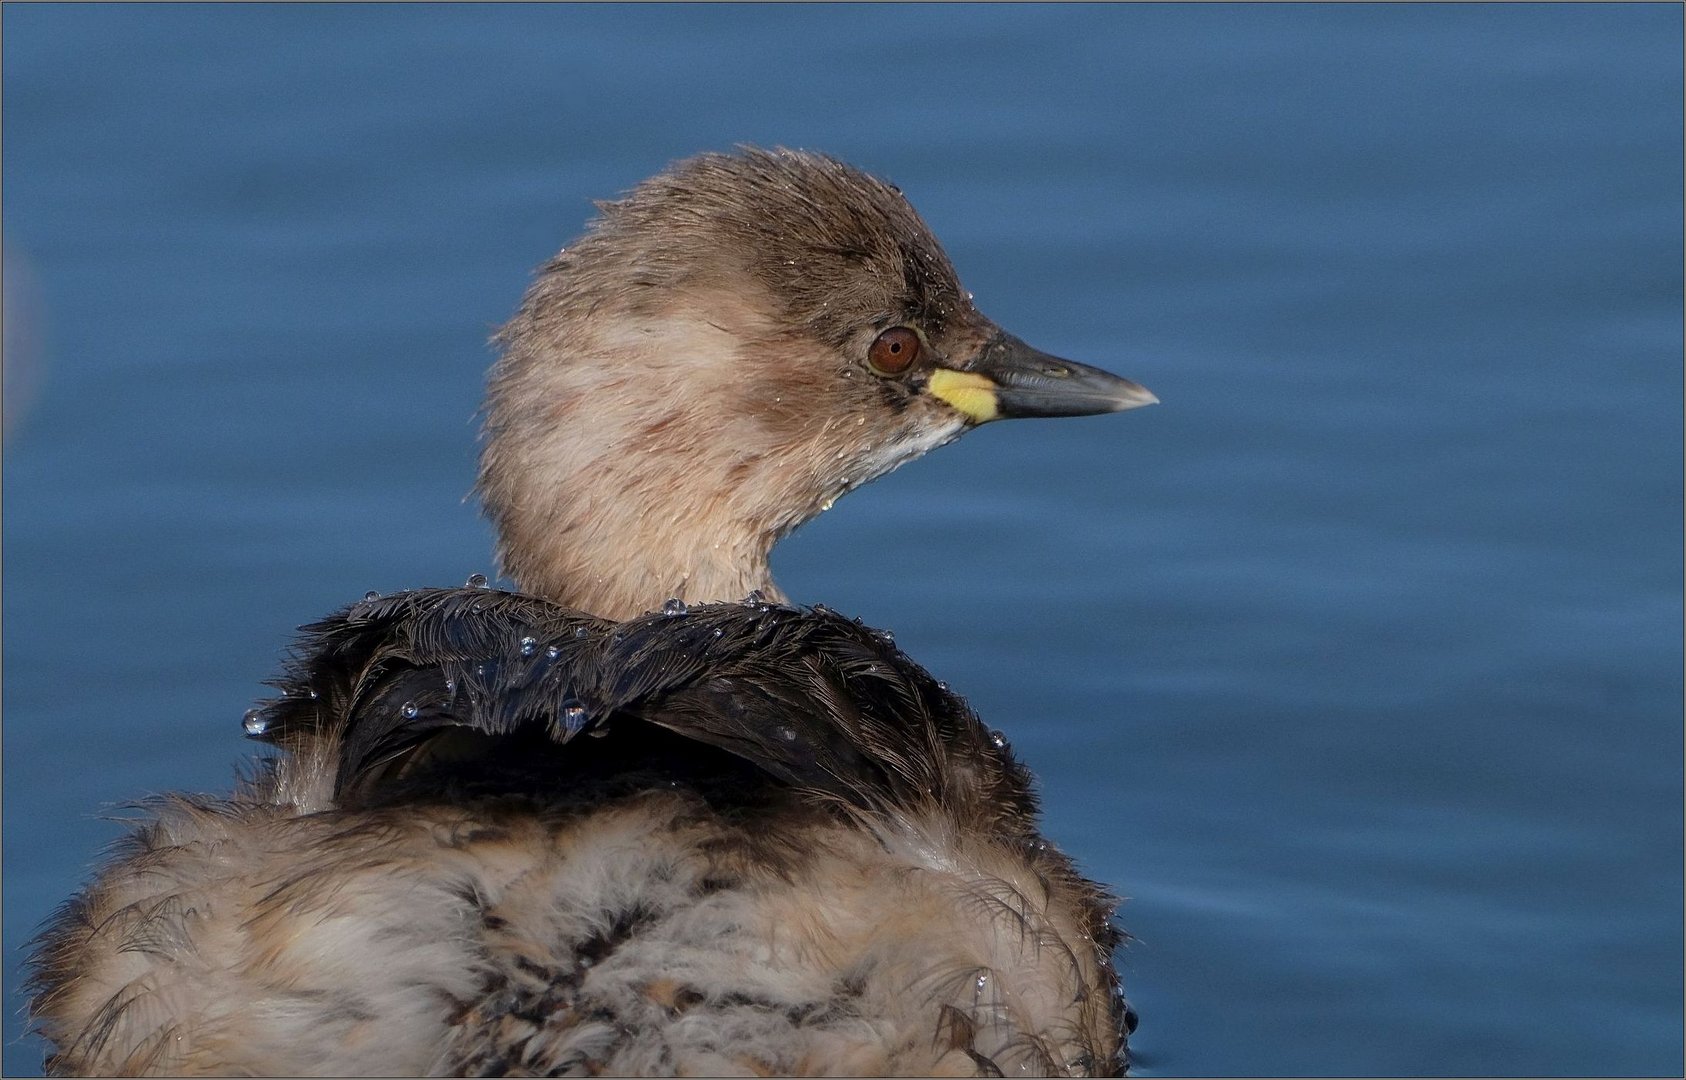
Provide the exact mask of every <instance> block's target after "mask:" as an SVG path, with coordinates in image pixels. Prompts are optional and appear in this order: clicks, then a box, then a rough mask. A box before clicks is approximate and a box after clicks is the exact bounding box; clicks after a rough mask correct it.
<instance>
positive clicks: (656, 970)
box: [35, 589, 1124, 1075]
mask: <svg viewBox="0 0 1686 1080" xmlns="http://www.w3.org/2000/svg"><path fill="white" fill-rule="evenodd" d="M276 685H277V686H278V688H279V689H280V690H281V691H282V696H281V697H280V698H278V699H277V700H275V701H274V702H271V703H270V704H269V705H268V706H266V708H265V709H263V710H262V711H260V712H258V713H256V714H254V716H253V717H252V718H251V720H250V721H249V729H250V730H253V731H255V732H257V733H260V734H261V736H262V737H263V738H264V739H265V740H267V741H269V742H272V743H273V744H275V745H276V746H277V747H279V748H280V751H281V752H280V754H279V755H278V756H277V757H276V758H275V759H273V760H272V761H270V762H267V763H266V764H265V765H264V766H263V767H262V768H261V769H260V771H259V773H258V775H257V776H256V777H254V778H253V780H252V781H251V782H250V783H249V784H247V785H246V786H245V787H244V789H243V790H242V791H241V792H240V793H239V794H238V795H237V796H236V797H235V798H233V799H231V800H226V801H225V800H210V799H192V798H186V797H172V798H170V799H167V800H164V801H161V802H158V803H156V804H154V805H153V806H152V807H151V808H150V811H151V812H150V815H149V817H148V819H147V820H146V821H145V822H144V823H143V824H142V825H141V826H140V827H139V828H138V829H137V830H136V831H135V832H134V833H133V834H132V835H131V836H130V837H129V838H128V839H127V840H126V841H124V847H123V849H122V851H121V853H120V855H119V857H118V858H117V859H116V860H115V861H114V862H112V863H111V864H109V865H108V866H107V867H106V868H105V870H104V871H103V872H102V874H101V876H100V877H99V879H98V880H96V881H95V882H94V884H93V885H91V886H90V887H89V888H88V889H87V890H85V891H84V892H83V893H82V894H81V895H80V896H78V897H76V898H75V899H73V900H72V901H71V902H70V904H69V905H67V906H66V908H65V909H64V910H63V911H62V912H61V913H60V915H59V916H58V918H57V919H56V921H55V922H54V924H53V925H52V926H51V928H50V929H49V931H48V933H47V934H46V936H45V939H44V948H43V950H42V952H41V953H40V955H39V957H38V961H37V976H36V978H37V986H36V999H35V1011H36V1015H37V1022H38V1025H39V1026H40V1028H41V1029H42V1031H43V1032H44V1033H45V1034H46V1035H47V1036H48V1037H49V1038H50V1039H51V1040H52V1042H53V1044H54V1046H55V1048H56V1053H55V1056H54V1057H53V1058H52V1059H51V1060H50V1067H51V1068H52V1069H54V1070H56V1071H59V1072H66V1073H86V1072H107V1073H111V1072H116V1073H131V1074H132V1073H199V1074H205V1073H219V1074H237V1073H260V1074H270V1075H277V1074H289V1073H296V1074H340V1075H349V1074H387V1075H391V1074H404V1073H409V1074H417V1073H433V1074H467V1075H491V1074H506V1075H540V1074H550V1075H562V1074H576V1073H618V1074H646V1075H648V1074H674V1073H691V1074H704V1075H711V1074H712V1075H721V1074H813V1073H855V1074H873V1073H878V1074H894V1073H902V1074H942V1075H974V1074H978V1075H996V1074H1001V1073H1025V1074H1048V1073H1110V1072H1114V1071H1116V1070H1118V1069H1119V1068H1121V1066H1122V1064H1123V1037H1122V1032H1121V1023H1122V1021H1123V1016H1124V1008H1123V1004H1122V1000H1121V999H1120V998H1119V996H1118V995H1117V992H1116V985H1117V984H1116V979H1115V976H1114V974H1113V972H1112V969H1111V966H1110V956H1111V951H1112V948H1113V945H1114V943H1115V939H1116V934H1115V931H1114V930H1113V929H1112V927H1111V925H1110V922H1109V917H1110V914H1111V906H1112V903H1111V899H1110V898H1109V897H1107V896H1106V895H1105V894H1104V892H1103V891H1102V890H1100V889H1099V888H1098V887H1096V886H1095V885H1094V884H1092V883H1091V882H1088V881H1086V880H1085V879H1083V878H1082V877H1081V876H1080V875H1078V874H1077V873H1076V871H1075V869H1074V868H1073V866H1072V864H1071V862H1070V860H1069V859H1067V858H1066V857H1065V856H1064V855H1063V854H1061V853H1060V852H1058V851H1057V850H1056V849H1055V848H1053V847H1052V846H1051V845H1049V844H1048V843H1047V842H1046V841H1045V840H1044V839H1043V838H1042V837H1041V835H1040V833H1039V832H1038V829H1037V823H1036V813H1035V800H1034V796H1033V795H1032V793H1031V790H1030V786H1029V778H1028V774H1027V773H1026V772H1025V770H1024V769H1023V768H1022V767H1021V766H1020V765H1018V764H1017V762H1016V761H1015V760H1014V759H1013V756H1012V754H1011V752H1010V751H1009V750H1008V748H1007V747H1006V744H1005V740H1004V739H1003V738H1002V737H1001V736H1000V735H999V734H997V733H992V732H991V731H989V730H988V729H987V728H985V727H984V726H983V725H982V724H981V723H980V722H979V721H978V719H977V718H976V716H975V715H974V714H973V713H972V712H971V711H970V709H968V708H967V707H966V705H965V703H964V702H963V701H961V700H960V699H959V698H958V697H956V696H954V695H953V694H951V693H949V692H948V691H947V690H946V689H945V688H944V687H942V686H941V684H938V683H936V682H934V681H933V680H932V679H931V678H930V676H929V675H927V674H926V673H925V672H924V671H923V670H922V669H920V668H919V667H918V666H917V665H915V664H913V663H912V662H911V661H910V660H908V659H907V658H906V657H905V656H904V655H902V654H901V653H900V652H899V651H898V650H896V649H895V647H894V646H893V645H892V644H891V643H890V642H889V641H888V639H887V637H884V636H880V635H879V634H877V633H875V632H873V631H871V630H868V629H865V628H863V627H861V626H859V625H857V624H856V623H854V622H851V621H849V620H847V619H844V618H841V617H839V616H837V615H835V614H833V613H830V612H827V611H825V610H823V609H814V610H812V611H798V610H795V609H791V608H785V607H780V606H772V605H767V604H760V603H748V604H742V605H738V604H726V605H709V606H707V607H698V608H694V609H691V610H685V609H683V607H682V606H675V607H673V608H670V610H669V611H667V612H665V613H658V614H653V615H649V616H644V617H641V618H638V619H634V620H631V621H628V622H624V623H614V622H609V621H605V620H601V619H596V618H592V617H590V616H585V615H581V614H578V613H576V612H571V611H568V610H565V609H562V608H559V607H556V606H554V605H552V604H550V603H547V602H545V601H543V600H539V599H534V598H532V597H526V596H520V595H515V594H510V593H502V592H497V591H494V590H489V589H453V590H428V591H419V592H412V593H403V594H399V595H397V596H394V597H390V598H385V599H380V598H377V599H373V600H368V601H364V602H363V603H360V604H357V605H353V606H352V607H351V608H349V609H347V610H346V611H344V612H341V613H340V614H338V615H336V616H334V617H332V618H330V619H328V620H325V621H323V622H321V623H318V624H316V625H314V626H312V627H309V628H307V633H306V636H305V638H304V639H303V640H302V641H301V643H300V646H299V649H298V652H297V655H296V659H295V660H294V662H293V663H292V664H291V665H290V666H289V668H288V670H287V671H286V672H285V673H284V675H283V676H282V678H281V679H280V680H278V682H277V684H276Z"/></svg>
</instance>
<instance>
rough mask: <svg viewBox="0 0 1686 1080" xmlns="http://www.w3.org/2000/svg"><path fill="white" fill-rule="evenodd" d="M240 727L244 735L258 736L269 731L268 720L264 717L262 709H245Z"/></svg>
mask: <svg viewBox="0 0 1686 1080" xmlns="http://www.w3.org/2000/svg"><path fill="white" fill-rule="evenodd" d="M240 726H241V727H242V728H245V729H246V734H248V735H252V736H258V735H262V734H263V733H264V732H266V731H268V730H269V719H268V718H267V717H266V716H264V714H263V710H262V709H247V710H246V715H245V716H244V717H242V718H241V720H240Z"/></svg>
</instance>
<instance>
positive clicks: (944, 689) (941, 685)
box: [937, 682, 948, 692]
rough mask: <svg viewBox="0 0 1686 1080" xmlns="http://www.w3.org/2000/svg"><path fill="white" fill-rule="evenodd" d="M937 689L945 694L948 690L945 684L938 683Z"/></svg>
mask: <svg viewBox="0 0 1686 1080" xmlns="http://www.w3.org/2000/svg"><path fill="white" fill-rule="evenodd" d="M937 689H938V690H942V691H944V692H946V691H947V690H948V684H947V683H945V682H938V683H937Z"/></svg>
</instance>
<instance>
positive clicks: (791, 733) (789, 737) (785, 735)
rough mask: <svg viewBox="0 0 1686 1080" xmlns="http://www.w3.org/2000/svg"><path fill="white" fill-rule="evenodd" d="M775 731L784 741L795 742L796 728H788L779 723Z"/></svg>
mask: <svg viewBox="0 0 1686 1080" xmlns="http://www.w3.org/2000/svg"><path fill="white" fill-rule="evenodd" d="M777 731H778V733H779V738H781V739H783V740H784V741H785V742H795V741H796V729H795V728H788V727H785V726H784V725H783V724H780V725H779V726H778V728H777Z"/></svg>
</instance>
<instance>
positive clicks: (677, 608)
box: [662, 596, 691, 619]
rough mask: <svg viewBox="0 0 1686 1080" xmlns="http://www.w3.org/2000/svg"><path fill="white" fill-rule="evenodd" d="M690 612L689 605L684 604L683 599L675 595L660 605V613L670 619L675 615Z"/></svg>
mask: <svg viewBox="0 0 1686 1080" xmlns="http://www.w3.org/2000/svg"><path fill="white" fill-rule="evenodd" d="M690 613H691V609H690V607H688V606H687V605H686V603H685V601H683V600H681V599H679V598H678V597H677V596H675V597H674V598H673V599H671V600H669V601H668V602H667V603H665V604H663V605H662V614H663V615H666V616H667V617H668V618H670V619H671V618H673V617H674V616H675V615H689V614H690Z"/></svg>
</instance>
